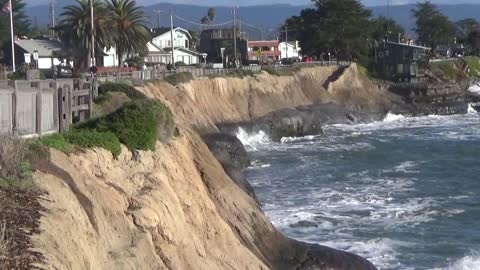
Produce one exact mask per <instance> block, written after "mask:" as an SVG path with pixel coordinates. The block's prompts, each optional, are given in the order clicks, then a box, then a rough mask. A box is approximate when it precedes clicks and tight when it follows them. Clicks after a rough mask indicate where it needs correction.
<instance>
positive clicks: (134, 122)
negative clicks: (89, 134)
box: [76, 99, 175, 150]
mask: <svg viewBox="0 0 480 270" xmlns="http://www.w3.org/2000/svg"><path fill="white" fill-rule="evenodd" d="M76 129H77V130H79V129H90V130H96V131H99V132H108V131H110V132H112V133H114V134H115V135H116V136H117V137H118V139H119V140H120V142H121V143H123V144H125V145H126V146H127V147H128V148H129V149H130V150H135V149H136V150H154V149H155V143H156V141H157V140H158V139H168V138H170V137H171V136H172V134H173V132H174V129H175V126H174V121H173V116H172V113H171V112H170V110H169V109H168V107H167V106H165V105H164V104H162V103H160V102H158V101H153V100H149V99H145V100H135V101H131V102H129V103H126V104H125V105H124V106H123V107H121V108H120V109H118V110H116V111H115V112H113V113H111V114H109V115H106V116H104V117H100V118H97V119H93V120H90V121H87V122H85V123H83V124H80V125H79V126H77V128H76Z"/></svg>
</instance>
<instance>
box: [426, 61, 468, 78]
mask: <svg viewBox="0 0 480 270" xmlns="http://www.w3.org/2000/svg"><path fill="white" fill-rule="evenodd" d="M459 64H460V62H458V61H441V62H434V63H430V71H431V72H432V73H433V74H435V75H436V76H439V77H444V78H447V79H450V80H460V79H462V78H464V77H465V76H466V74H465V73H464V72H463V71H462V70H461V69H460V68H459V67H458V65H459Z"/></svg>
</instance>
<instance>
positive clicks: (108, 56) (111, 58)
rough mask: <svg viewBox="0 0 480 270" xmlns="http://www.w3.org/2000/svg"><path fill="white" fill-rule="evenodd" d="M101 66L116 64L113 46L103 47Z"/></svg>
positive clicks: (115, 51) (116, 57) (116, 59)
mask: <svg viewBox="0 0 480 270" xmlns="http://www.w3.org/2000/svg"><path fill="white" fill-rule="evenodd" d="M103 53H104V55H103V66H104V67H116V66H118V55H117V50H116V49H115V47H111V48H110V49H107V48H105V49H104V50H103Z"/></svg>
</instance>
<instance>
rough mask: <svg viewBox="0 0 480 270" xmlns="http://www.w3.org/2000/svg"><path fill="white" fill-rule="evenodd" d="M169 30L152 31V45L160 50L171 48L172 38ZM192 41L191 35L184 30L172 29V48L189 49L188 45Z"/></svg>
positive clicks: (179, 28)
mask: <svg viewBox="0 0 480 270" xmlns="http://www.w3.org/2000/svg"><path fill="white" fill-rule="evenodd" d="M170 33H171V31H170V28H159V29H155V30H153V31H152V34H153V35H155V36H154V37H153V38H152V43H153V45H155V46H157V47H158V48H160V49H164V48H167V47H169V48H171V47H172V36H171V34H170ZM191 40H192V35H190V32H189V31H188V30H186V29H183V28H181V27H176V28H174V29H173V46H174V47H178V48H186V49H190V44H191Z"/></svg>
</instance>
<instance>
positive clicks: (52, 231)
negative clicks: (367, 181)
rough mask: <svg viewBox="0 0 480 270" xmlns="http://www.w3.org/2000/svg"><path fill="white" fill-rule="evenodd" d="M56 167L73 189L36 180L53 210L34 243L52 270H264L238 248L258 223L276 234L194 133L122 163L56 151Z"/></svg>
mask: <svg viewBox="0 0 480 270" xmlns="http://www.w3.org/2000/svg"><path fill="white" fill-rule="evenodd" d="M52 162H53V163H54V164H55V165H56V166H58V168H59V170H64V171H66V172H68V174H69V175H70V176H71V178H72V181H73V183H74V185H75V186H76V188H72V187H71V186H70V184H67V182H66V181H67V180H66V179H61V178H60V177H57V176H55V175H54V174H45V173H37V175H36V182H37V184H38V185H39V187H40V188H42V189H44V190H46V191H47V192H48V193H49V196H48V200H46V201H45V202H44V203H45V206H46V207H47V209H49V211H48V212H47V213H46V215H45V217H43V218H42V222H41V223H42V230H43V233H42V234H40V235H38V236H36V237H35V239H34V245H35V246H36V247H37V248H38V250H39V251H41V252H42V253H43V254H44V256H45V257H46V262H47V265H48V266H47V268H48V269H267V268H268V267H267V266H266V265H265V263H264V262H263V261H262V260H261V259H259V257H257V256H256V255H255V254H254V253H253V252H252V251H251V250H249V249H248V248H247V247H246V246H245V245H244V243H242V242H247V243H251V244H252V243H254V241H255V235H254V231H253V229H252V228H251V227H250V226H251V225H252V223H257V224H262V225H263V226H264V227H263V228H262V230H264V232H265V233H267V234H268V233H275V230H274V228H273V227H272V226H271V225H270V223H269V222H268V220H267V219H266V217H265V216H264V215H263V214H262V213H261V210H260V209H259V207H258V205H257V204H256V202H255V201H254V200H253V199H251V198H250V197H249V196H247V195H246V194H245V193H243V191H241V190H240V189H239V188H238V187H237V186H236V185H235V184H233V182H232V181H231V180H230V179H229V178H228V176H226V174H225V173H224V171H223V169H222V167H221V166H220V165H219V164H218V162H217V161H216V160H215V158H214V157H213V156H212V155H210V154H209V151H208V148H207V147H206V146H205V144H204V143H203V142H202V141H201V139H200V138H199V137H197V136H196V135H194V134H192V133H189V132H186V134H185V135H183V136H182V137H181V138H179V139H177V140H175V141H173V142H171V143H169V144H168V145H162V144H160V143H158V145H157V150H156V151H155V152H139V153H137V154H135V155H132V153H130V152H129V151H128V150H126V149H123V151H122V154H121V156H120V157H119V158H118V160H114V159H113V157H112V155H111V154H110V153H109V152H107V151H105V150H100V149H96V150H93V151H92V150H89V151H86V152H85V153H78V154H73V155H70V156H66V155H64V154H62V153H60V152H57V151H52ZM79 194H81V196H82V197H84V198H86V200H81V199H79V197H80V196H79ZM90 203H91V207H90V206H89V204H90ZM89 208H90V209H89ZM225 212H228V216H231V217H236V218H235V219H232V220H225V219H224V217H223V216H222V214H223V213H225ZM228 222H232V223H235V225H234V227H233V228H232V227H231V226H230V225H229V224H228ZM257 255H258V254H257Z"/></svg>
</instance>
